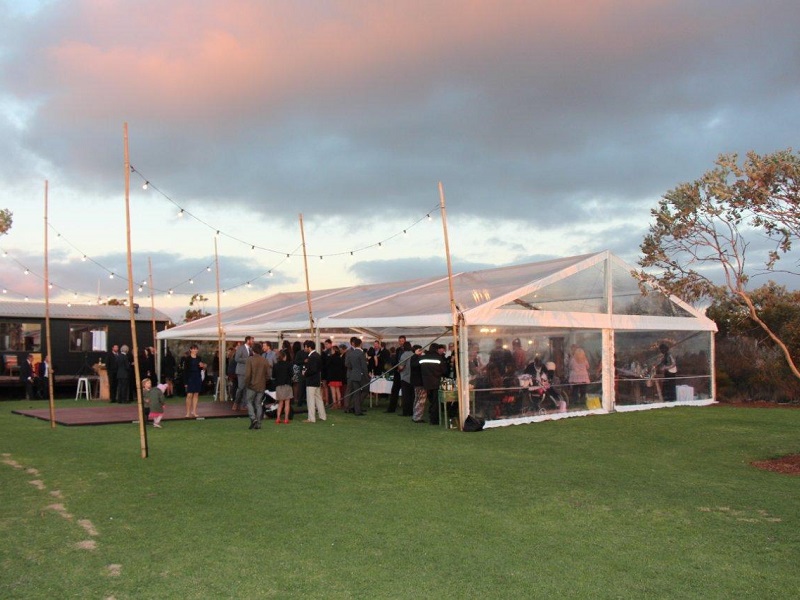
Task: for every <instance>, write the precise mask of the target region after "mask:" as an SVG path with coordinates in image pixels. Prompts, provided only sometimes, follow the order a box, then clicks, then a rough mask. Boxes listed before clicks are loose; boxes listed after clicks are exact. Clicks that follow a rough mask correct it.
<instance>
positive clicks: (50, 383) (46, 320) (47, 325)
mask: <svg viewBox="0 0 800 600" xmlns="http://www.w3.org/2000/svg"><path fill="white" fill-rule="evenodd" d="M47 191H48V182H47V180H46V179H45V180H44V335H45V336H46V337H47V355H46V356H45V359H49V360H50V364H48V365H47V382H48V386H47V389H48V390H49V394H48V397H47V400H48V404H49V407H50V428H51V429H55V428H56V405H55V402H54V400H53V355H52V354H51V351H52V350H51V344H50V261H49V257H48V248H47ZM25 360H27V357H26V359H25ZM31 375H34V376H35V375H36V374H35V373H31Z"/></svg>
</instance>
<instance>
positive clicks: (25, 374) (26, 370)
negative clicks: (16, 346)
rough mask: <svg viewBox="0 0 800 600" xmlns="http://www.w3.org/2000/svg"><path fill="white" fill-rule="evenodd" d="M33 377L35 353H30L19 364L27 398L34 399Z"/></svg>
mask: <svg viewBox="0 0 800 600" xmlns="http://www.w3.org/2000/svg"><path fill="white" fill-rule="evenodd" d="M33 378H34V372H33V354H28V355H26V356H25V360H24V361H23V362H22V364H21V365H20V366H19V380H20V382H21V383H22V385H24V386H25V400H33Z"/></svg>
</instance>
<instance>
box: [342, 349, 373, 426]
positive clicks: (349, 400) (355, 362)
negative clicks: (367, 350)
mask: <svg viewBox="0 0 800 600" xmlns="http://www.w3.org/2000/svg"><path fill="white" fill-rule="evenodd" d="M350 346H352V348H351V349H350V350H348V351H347V354H345V356H344V366H345V368H346V369H347V395H346V396H345V412H351V413H353V414H354V415H356V416H358V417H360V416H362V415H363V414H364V411H363V410H362V408H361V403H362V401H363V399H364V395H365V392H364V390H365V388H366V386H368V385H369V372H368V369H369V366H368V365H367V357H366V355H365V354H364V352H363V350H361V339H360V338H358V337H355V336H354V337H351V338H350Z"/></svg>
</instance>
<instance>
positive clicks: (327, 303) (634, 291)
mask: <svg viewBox="0 0 800 600" xmlns="http://www.w3.org/2000/svg"><path fill="white" fill-rule="evenodd" d="M632 270H633V267H630V266H628V265H626V264H625V263H624V262H622V261H621V260H620V259H619V258H617V257H615V256H613V255H611V254H610V253H609V252H600V253H596V254H585V255H581V256H572V257H566V258H558V259H553V260H548V261H543V262H536V263H528V264H523V265H513V266H508V267H499V268H495V269H486V270H481V271H470V272H461V273H457V274H454V275H453V294H454V297H455V303H456V306H457V309H458V310H459V311H460V312H461V314H462V315H463V317H464V322H465V323H466V324H468V325H484V324H486V325H488V324H498V325H524V326H545V327H565V326H569V327H593V328H602V327H612V328H628V329H637V328H638V329H646V328H649V329H662V328H672V329H694V330H713V329H714V323H713V322H712V321H710V320H709V319H707V318H706V317H705V316H703V315H702V314H700V313H699V312H697V311H696V310H695V309H693V308H692V307H690V306H687V305H686V304H685V303H683V302H681V301H680V300H678V299H677V298H671V299H669V300H666V299H664V298H663V296H660V297H661V299H662V301H661V303H660V304H659V303H656V304H653V302H652V301H651V302H650V303H649V304H648V303H640V305H637V306H636V307H635V311H630V310H627V309H626V311H627V312H626V311H622V312H620V311H619V310H617V305H614V306H613V308H614V310H612V311H609V310H608V305H609V303H611V304H612V305H613V302H614V301H613V300H611V301H610V302H609V300H608V297H609V296H610V297H611V298H614V297H615V294H618V295H619V297H620V298H627V299H628V300H629V301H628V303H627V304H624V305H623V304H619V306H628V307H629V306H630V305H631V304H632V303H635V302H634V301H636V300H640V299H641V298H642V295H641V293H640V292H639V290H638V283H637V282H636V281H635V280H634V279H633V277H632V276H631V274H630V273H631V271H632ZM609 274H610V275H609ZM612 279H613V281H614V282H615V283H614V286H613V291H612V293H611V294H609V293H608V290H607V289H606V286H607V282H608V281H610V280H612ZM648 297H649V296H648ZM651 305H652V306H651ZM654 306H655V309H654V308H653V307H654ZM311 307H312V312H313V315H314V322H315V325H316V327H317V328H318V329H319V330H320V332H321V333H322V334H323V335H326V334H335V333H341V334H347V335H353V334H359V333H366V334H369V335H374V336H376V337H380V338H386V337H391V336H394V335H397V334H399V333H407V334H409V335H414V337H415V339H416V338H417V337H425V336H430V337H435V336H436V335H438V334H439V333H442V332H444V331H446V330H448V329H449V328H450V327H451V326H452V323H453V317H452V314H451V310H450V291H449V284H448V278H447V277H446V276H442V277H427V278H418V279H410V280H406V281H398V282H390V283H378V284H369V285H356V286H352V287H346V288H333V289H327V290H316V291H312V292H311ZM221 320H222V327H223V329H224V331H225V334H226V336H227V337H228V338H240V337H244V336H246V335H254V336H256V337H260V338H266V337H274V336H276V335H280V334H283V333H295V332H296V333H298V334H302V333H305V334H306V336H307V335H309V334H308V332H309V330H310V325H309V315H308V304H307V299H306V292H305V291H298V292H290V293H278V294H274V295H272V296H267V297H266V298H262V299H260V300H256V301H255V302H251V303H248V304H245V305H242V306H239V307H236V308H233V309H231V310H227V311H224V312H223V313H222V314H221ZM665 320H666V321H665ZM665 322H667V323H668V324H669V325H668V326H667V325H665V324H664V323H665ZM158 337H159V339H194V340H199V339H216V337H217V317H216V315H212V316H209V317H205V318H203V319H198V320H196V321H192V322H190V323H186V324H184V325H180V326H178V327H175V328H173V329H169V330H167V331H164V332H161V333H159V334H158Z"/></svg>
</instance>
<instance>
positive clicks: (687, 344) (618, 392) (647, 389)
mask: <svg viewBox="0 0 800 600" xmlns="http://www.w3.org/2000/svg"><path fill="white" fill-rule="evenodd" d="M711 335H712V334H711V333H709V332H708V331H618V332H616V334H615V344H614V348H615V352H616V355H615V357H614V366H615V369H614V372H615V376H614V395H615V400H616V404H617V405H622V406H630V405H636V404H652V403H658V402H671V401H692V400H707V399H708V398H710V397H711ZM662 344H664V345H666V347H667V348H668V351H669V352H670V353H671V354H672V356H673V357H674V358H675V363H676V365H677V373H675V374H673V375H672V376H666V377H665V375H664V374H663V370H662V369H659V364H660V363H661V361H662V358H663V356H664V354H663V352H662V351H661V350H659V346H661V345H662ZM671 386H674V388H675V389H674V392H673V391H672V390H671V389H670V387H671Z"/></svg>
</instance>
